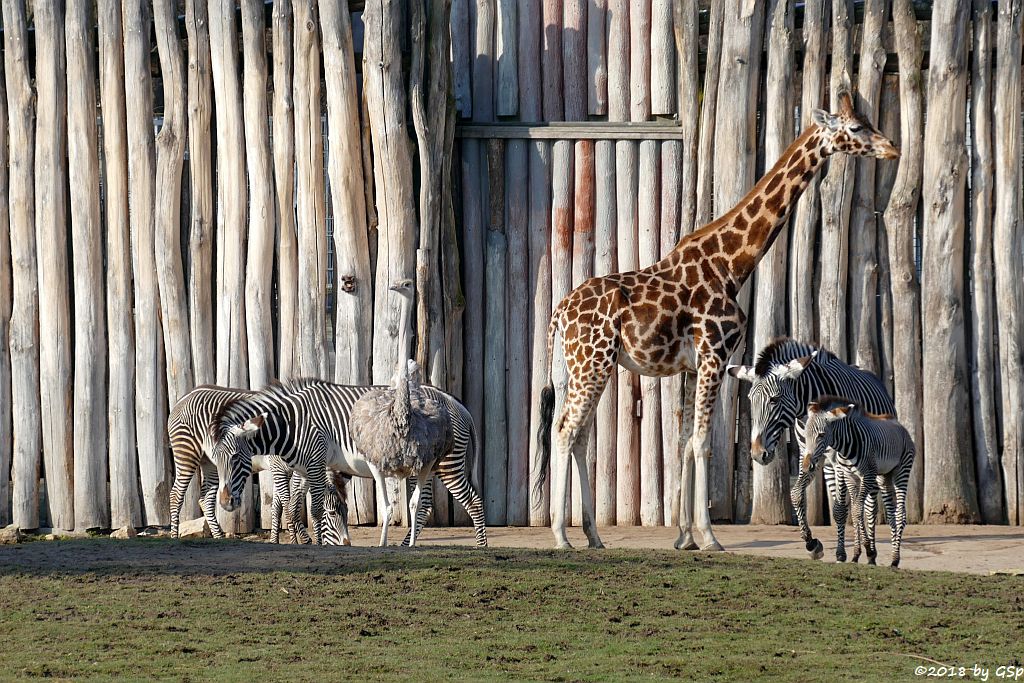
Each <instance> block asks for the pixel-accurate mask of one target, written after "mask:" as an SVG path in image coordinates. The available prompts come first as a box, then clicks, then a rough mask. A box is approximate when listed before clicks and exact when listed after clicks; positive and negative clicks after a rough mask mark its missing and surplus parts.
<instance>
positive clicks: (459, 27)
mask: <svg viewBox="0 0 1024 683" xmlns="http://www.w3.org/2000/svg"><path fill="white" fill-rule="evenodd" d="M520 1H522V0H520ZM473 2H475V0H452V10H451V12H452V14H451V36H452V39H451V44H452V81H453V83H452V89H453V90H454V92H455V108H456V109H457V110H458V111H459V113H460V114H462V115H463V116H464V117H466V118H469V117H470V116H472V115H473V90H472V67H471V65H470V64H471V60H470V54H471V52H472V48H471V46H472V42H471V36H470V26H469V14H470V11H469V6H470V4H471V3H473Z"/></svg>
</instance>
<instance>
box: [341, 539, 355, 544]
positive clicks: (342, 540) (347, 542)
mask: <svg viewBox="0 0 1024 683" xmlns="http://www.w3.org/2000/svg"><path fill="white" fill-rule="evenodd" d="M341 544H342V545H352V541H351V540H350V539H348V538H343V539H341Z"/></svg>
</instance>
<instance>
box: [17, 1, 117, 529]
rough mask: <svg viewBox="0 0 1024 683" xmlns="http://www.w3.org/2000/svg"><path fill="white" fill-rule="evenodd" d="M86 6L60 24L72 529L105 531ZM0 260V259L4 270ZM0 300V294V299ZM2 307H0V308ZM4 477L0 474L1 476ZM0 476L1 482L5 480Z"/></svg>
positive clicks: (102, 347)
mask: <svg viewBox="0 0 1024 683" xmlns="http://www.w3.org/2000/svg"><path fill="white" fill-rule="evenodd" d="M91 5H92V3H90V2H86V0H71V2H69V3H68V7H67V15H66V16H65V20H64V26H65V36H66V41H67V63H68V173H69V175H70V176H71V177H73V178H74V179H75V180H74V182H72V183H71V188H70V189H71V225H72V231H71V234H72V237H73V245H72V253H73V254H74V267H75V418H74V435H75V436H74V452H75V458H74V463H75V464H74V472H75V477H74V488H75V500H74V502H75V527H76V528H77V529H89V528H94V527H102V528H107V527H108V526H109V524H110V507H109V506H108V505H107V425H106V420H105V419H104V418H105V414H104V413H105V412H106V405H107V394H106V384H105V381H106V364H105V363H104V356H105V355H106V351H107V349H106V347H107V339H106V324H105V322H106V321H105V319H104V314H103V309H104V296H103V290H104V287H103V227H102V225H101V224H100V176H99V171H100V169H99V165H100V157H99V137H98V131H97V129H96V64H95V62H94V59H93V54H94V53H93V44H92V20H93V16H92V7H91ZM5 261H6V259H0V263H4V267H5V268H6V263H5ZM2 297H3V293H2V292H0V299H2ZM2 304H3V302H2V301H0V306H2ZM0 317H2V316H0ZM0 374H2V373H0ZM2 382H3V378H2V377H0V383H2ZM0 429H2V426H0ZM0 440H2V439H0ZM2 449H3V443H0V453H2ZM0 460H2V458H0ZM6 471H7V470H6V469H3V468H0V472H6ZM2 478H3V479H4V480H6V479H7V476H6V474H5V475H3V477H2ZM5 483H6V482H5ZM4 498H5V496H2V495H0V504H2V503H4V502H5V501H4Z"/></svg>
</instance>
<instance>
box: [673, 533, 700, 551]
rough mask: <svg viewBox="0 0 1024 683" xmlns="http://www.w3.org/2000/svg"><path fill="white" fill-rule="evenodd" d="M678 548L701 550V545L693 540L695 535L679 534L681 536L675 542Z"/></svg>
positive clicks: (674, 545)
mask: <svg viewBox="0 0 1024 683" xmlns="http://www.w3.org/2000/svg"><path fill="white" fill-rule="evenodd" d="M673 547H675V549H676V550H699V549H700V546H698V545H697V543H696V542H695V541H694V540H693V536H692V535H691V534H688V533H681V534H679V538H677V539H676V542H675V543H674V544H673Z"/></svg>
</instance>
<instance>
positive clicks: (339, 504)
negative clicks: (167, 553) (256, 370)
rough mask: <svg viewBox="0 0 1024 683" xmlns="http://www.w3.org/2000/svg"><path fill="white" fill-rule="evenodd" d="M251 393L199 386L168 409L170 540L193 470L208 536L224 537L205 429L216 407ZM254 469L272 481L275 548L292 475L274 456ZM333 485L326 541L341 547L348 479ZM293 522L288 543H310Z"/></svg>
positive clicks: (293, 517)
mask: <svg viewBox="0 0 1024 683" xmlns="http://www.w3.org/2000/svg"><path fill="white" fill-rule="evenodd" d="M252 393H254V392H251V391H246V390H244V389H230V388H228V387H220V386H215V385H209V384H204V385H201V386H198V387H196V388H195V389H193V390H192V391H190V392H188V393H187V394H185V395H184V396H183V397H181V399H180V400H179V401H178V402H177V403H176V404H175V405H174V407H173V408H172V409H171V412H170V415H169V416H168V418H167V436H168V439H169V443H170V445H171V454H172V456H173V459H174V485H173V486H172V487H171V495H170V508H171V535H172V536H174V537H175V538H177V536H178V526H179V522H180V517H181V506H182V503H183V501H184V496H185V490H186V489H187V488H188V485H189V482H190V481H191V480H192V475H193V474H195V472H196V470H199V472H200V480H201V485H200V499H199V507H200V509H201V510H202V512H203V516H204V517H205V518H206V521H207V524H208V525H209V527H210V533H211V534H213V536H214V538H223V536H224V532H223V530H222V529H221V527H220V524H219V523H218V521H217V514H216V494H217V466H216V464H215V463H214V461H213V460H212V455H213V450H214V443H213V441H212V439H211V436H210V425H211V424H212V422H213V418H214V416H215V415H216V414H217V413H218V412H219V411H220V410H221V408H223V407H224V406H225V405H227V404H228V403H230V402H231V401H233V400H235V399H237V398H242V397H245V396H249V395H251V394H252ZM255 465H256V467H255V469H256V470H257V471H259V470H266V471H268V473H269V474H270V475H271V476H272V477H273V479H274V487H273V489H274V499H273V511H272V515H271V539H272V540H273V541H274V543H277V542H278V540H279V536H280V528H281V524H280V520H281V511H282V510H290V509H291V508H290V506H289V505H288V501H289V477H291V476H292V471H291V469H290V468H289V467H288V466H287V465H285V464H284V461H283V460H282V459H281V458H279V457H277V456H270V457H260V458H258V459H257V460H256V461H255ZM295 477H296V482H295V486H296V488H297V489H298V490H302V488H303V486H304V483H303V482H302V481H300V480H299V479H300V477H299V475H295ZM334 483H335V486H332V487H331V488H330V489H328V491H327V492H326V504H327V507H328V510H329V511H331V513H332V514H333V515H335V516H336V518H332V519H331V531H332V533H331V534H329V536H330V537H333V538H335V539H336V540H337V543H338V544H339V545H342V544H346V542H347V540H348V527H347V524H346V519H347V517H348V506H347V504H346V502H345V492H344V484H346V483H347V480H342V479H337V480H336V481H335V482H334ZM338 486H340V488H337V491H336V490H335V489H336V487H338ZM297 519H298V516H297V515H291V516H290V518H289V521H288V528H289V531H290V532H291V536H292V541H293V542H295V541H296V540H297V539H301V538H302V537H303V536H304V537H305V539H308V538H309V537H308V535H306V533H305V529H304V528H303V527H302V525H301V524H299V523H293V522H292V521H291V520H297Z"/></svg>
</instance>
